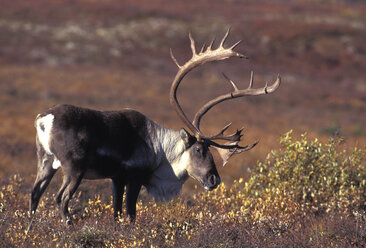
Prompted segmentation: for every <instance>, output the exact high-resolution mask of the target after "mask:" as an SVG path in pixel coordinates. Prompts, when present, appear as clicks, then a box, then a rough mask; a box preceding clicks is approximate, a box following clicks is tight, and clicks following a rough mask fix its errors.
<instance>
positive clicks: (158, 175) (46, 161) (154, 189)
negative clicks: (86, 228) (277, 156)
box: [30, 30, 281, 224]
mask: <svg viewBox="0 0 366 248" xmlns="http://www.w3.org/2000/svg"><path fill="white" fill-rule="evenodd" d="M229 31H230V30H228V31H227V32H226V34H225V35H224V37H223V38H222V40H221V42H220V44H219V45H218V46H217V47H216V48H213V43H214V41H212V42H211V43H210V44H209V45H208V46H206V45H203V47H202V49H201V50H200V51H199V52H197V51H196V45H195V41H194V39H193V38H192V36H191V34H189V40H190V46H191V50H192V57H191V59H189V60H188V61H187V62H186V63H184V64H183V65H180V64H179V63H178V61H177V59H176V58H175V57H174V55H173V53H172V50H170V54H171V57H172V60H173V61H174V62H175V64H176V65H177V67H178V72H177V74H176V75H175V78H174V80H173V82H172V85H171V89H170V104H171V105H172V107H173V108H174V110H175V111H176V113H177V114H178V116H179V118H180V119H181V120H182V122H183V123H184V124H185V125H186V127H187V128H188V129H189V131H190V132H189V131H187V130H186V129H184V128H182V129H180V130H173V129H170V128H167V127H163V126H161V125H159V124H158V123H156V122H154V121H152V120H150V119H149V118H148V117H146V116H145V115H143V114H142V113H140V112H138V111H136V110H133V109H123V110H119V111H97V110H92V109H87V108H82V107H77V106H72V105H65V104H63V105H57V106H55V107H52V108H50V109H48V110H47V111H45V112H44V113H41V114H39V115H38V116H37V118H36V120H35V128H36V132H37V135H36V147H37V158H38V163H37V176H36V179H35V182H34V186H33V189H32V192H31V196H30V213H31V214H34V213H35V212H36V209H37V206H38V203H39V200H40V198H41V196H42V194H43V193H44V191H45V190H46V188H47V186H48V185H49V183H50V181H51V179H52V177H53V176H54V174H55V173H56V171H57V170H58V169H60V168H62V171H63V182H62V186H61V188H60V189H59V191H58V193H57V195H56V199H55V200H56V203H57V205H58V207H59V210H60V215H61V217H62V221H63V222H65V223H66V224H72V218H71V215H70V213H69V210H68V204H69V201H70V199H71V198H72V196H73V194H74V193H75V191H76V190H77V188H78V186H79V184H80V182H81V181H82V179H106V178H107V179H111V180H112V192H113V209H114V217H115V218H118V216H119V215H120V214H121V213H122V202H123V194H124V191H125V188H126V196H125V204H126V209H127V216H128V217H129V218H130V220H131V221H134V219H135V216H136V202H137V198H138V195H139V192H140V189H141V187H142V186H144V187H145V188H146V189H147V192H148V193H149V194H151V195H152V196H153V197H154V198H155V200H156V201H169V200H171V199H172V198H174V197H177V196H178V194H179V192H180V190H181V188H182V185H183V184H184V182H185V181H186V180H187V179H188V178H189V177H192V178H194V179H195V180H197V181H198V182H199V183H200V184H201V185H202V186H203V188H204V189H205V190H213V189H215V188H216V187H217V186H218V185H219V184H220V182H221V180H220V176H219V174H218V171H217V169H216V165H215V162H214V159H213V156H212V154H211V151H210V149H209V148H210V147H212V148H216V149H217V150H218V153H219V155H220V156H221V158H222V160H223V164H224V165H225V164H226V163H227V161H228V159H229V158H230V157H231V156H232V155H233V154H238V153H241V152H243V151H247V150H250V149H252V148H253V147H254V146H255V145H256V144H257V142H255V143H254V144H252V145H246V146H242V145H240V144H239V142H240V141H241V138H242V136H243V135H242V130H243V129H239V130H237V131H236V132H234V133H232V134H226V131H227V129H228V128H229V127H230V125H231V123H230V124H228V125H226V126H225V127H223V128H222V129H221V130H220V131H219V132H217V133H216V134H214V135H207V134H205V133H203V132H202V131H201V129H200V122H201V119H202V117H203V116H204V115H205V114H206V113H207V112H208V111H209V110H210V109H211V108H212V107H214V106H215V105H217V104H219V103H221V102H223V101H226V100H230V99H234V98H238V97H244V96H258V95H264V94H269V93H272V92H274V91H275V90H276V89H277V88H278V87H279V86H280V83H281V79H280V76H279V75H278V76H277V79H276V81H275V82H274V83H273V84H271V85H270V86H268V84H266V85H265V86H264V87H263V88H253V81H254V78H253V72H252V74H251V78H250V82H249V87H248V88H246V89H239V88H238V87H237V85H236V84H235V82H234V81H232V80H230V79H229V78H228V77H227V76H225V78H226V79H227V80H228V81H229V83H230V84H231V85H232V87H233V90H232V91H231V92H229V93H227V94H224V95H221V96H218V97H216V98H214V99H212V100H211V101H209V102H207V103H206V104H204V105H203V106H202V107H201V108H200V109H199V110H198V111H197V113H196V114H195V116H194V118H193V121H191V120H190V119H189V118H188V117H187V116H186V114H185V113H184V111H183V110H182V108H181V106H180V104H179V101H178V99H177V90H178V87H179V85H180V83H181V81H182V79H183V78H184V77H185V75H186V74H187V73H189V72H190V71H192V70H193V69H194V68H197V67H199V66H200V65H203V64H205V63H208V62H212V61H218V60H225V59H228V58H230V57H239V58H246V56H244V55H243V54H241V53H239V52H236V51H234V49H235V48H236V47H237V46H238V44H239V43H240V41H239V42H237V43H235V44H234V45H232V46H230V47H227V48H225V47H224V43H225V41H226V39H227V37H228V35H229ZM218 141H221V142H218ZM223 142H225V143H224V144H222V143H223ZM32 216H33V215H32Z"/></svg>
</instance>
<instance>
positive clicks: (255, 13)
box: [0, 0, 366, 192]
mask: <svg viewBox="0 0 366 248" xmlns="http://www.w3.org/2000/svg"><path fill="white" fill-rule="evenodd" d="M228 27H231V28H232V32H231V35H230V36H229V39H228V41H227V44H228V45H231V44H233V43H234V42H236V41H237V40H243V42H242V44H241V45H240V46H239V47H238V48H237V50H238V51H239V52H241V53H244V54H246V55H247V56H249V57H250V59H249V60H240V59H230V60H228V61H223V62H217V63H213V64H208V65H205V66H202V67H201V68H199V69H198V70H196V71H194V72H192V73H191V74H189V75H188V76H187V77H186V78H185V80H184V82H183V83H182V86H181V88H180V92H179V97H180V99H181V102H182V105H183V108H184V109H185V111H186V112H187V113H188V115H189V116H190V117H192V116H193V115H194V113H195V111H197V110H198V108H199V107H200V106H202V104H204V103H205V102H207V101H208V100H210V99H211V98H213V97H215V96H217V95H219V94H223V93H227V92H228V91H229V90H231V88H230V85H229V84H228V83H227V82H226V81H225V79H224V78H223V77H222V75H221V72H225V73H226V74H227V75H229V77H230V78H231V79H233V80H234V81H236V82H237V84H238V85H239V87H242V88H244V87H247V84H248V82H249V77H250V71H252V70H253V71H254V72H255V75H256V77H255V86H256V87H263V86H264V84H265V83H266V82H269V83H272V82H273V81H274V80H275V78H276V76H277V74H280V75H281V76H282V79H283V84H282V86H281V87H280V89H279V90H277V92H276V93H274V94H272V95H267V96H260V97H247V98H245V99H238V100H234V101H231V102H225V103H224V104H221V105H220V106H218V107H215V109H214V110H212V111H211V112H209V114H207V116H206V117H205V119H204V120H203V123H202V127H203V129H204V130H205V131H206V132H208V133H214V132H215V131H217V130H219V129H220V128H221V127H223V126H224V125H226V124H227V123H228V122H233V125H232V126H233V127H237V128H240V127H241V126H244V127H245V137H244V142H245V143H252V142H254V141H255V140H257V139H259V140H260V143H259V145H258V146H257V147H256V148H255V149H253V150H252V151H249V152H246V153H244V154H241V155H237V156H236V157H235V158H233V159H232V160H231V161H230V163H229V164H228V165H227V166H226V167H224V168H222V167H221V165H220V164H221V162H220V161H219V160H217V164H218V167H219V168H218V169H219V172H220V174H221V175H222V177H223V179H224V182H225V183H226V184H231V182H232V181H233V179H238V178H241V177H244V178H245V177H246V176H247V168H250V167H253V166H254V165H255V164H256V162H257V161H258V160H260V161H263V160H264V159H265V157H266V155H267V154H268V153H269V152H270V151H271V149H276V148H277V147H278V144H279V137H280V135H281V134H284V133H285V132H287V131H288V130H290V129H293V130H294V134H295V135H298V136H299V135H300V134H301V133H304V132H307V133H308V135H309V136H311V137H318V138H320V139H321V140H326V139H328V138H329V137H331V136H334V135H339V136H342V137H344V138H345V140H346V142H345V145H358V146H360V147H363V146H364V145H365V144H366V142H365V141H366V114H365V112H366V70H365V69H366V46H365V44H366V3H364V2H363V1H339V2H338V1H300V0H299V1H296V0H294V1H284V0H283V1H281V0H278V1H255V0H253V1H239V0H226V1H221V0H194V1H192V0H186V1H179V0H173V1H163V0H141V1H132V0H124V1H117V0H107V1H95V0H74V1H71V0H55V1H48V0H37V1H27V0H12V1H1V8H0V120H1V121H0V181H1V182H3V181H5V180H7V178H8V176H9V175H12V174H14V173H19V174H21V175H23V176H24V177H25V179H26V181H25V183H26V184H29V185H31V183H32V182H33V180H34V178H35V173H36V154H35V141H34V137H35V130H34V127H33V121H34V118H35V116H36V115H37V114H38V113H41V112H43V111H44V110H46V109H47V108H49V107H51V106H53V105H55V104H59V103H69V104H75V105H79V106H83V107H88V108H94V109H99V110H111V109H113V110H114V109H121V108H125V107H129V108H134V109H137V110H139V111H141V112H142V113H144V114H145V115H147V116H148V117H150V118H151V119H153V120H155V121H156V122H158V123H160V124H162V125H164V126H167V127H170V128H175V129H179V128H181V127H183V125H182V123H181V122H180V120H179V119H178V117H177V115H176V114H175V112H174V111H173V110H172V108H171V107H170V105H169V101H168V94H169V88H170V84H171V82H172V80H173V78H174V75H175V73H176V71H177V68H176V66H175V64H174V62H173V61H172V60H171V58H170V54H169V48H172V50H173V51H174V54H175V56H176V57H177V59H178V61H179V62H180V63H183V62H185V61H186V60H188V59H189V58H190V56H191V52H190V47H189V40H188V33H189V32H192V35H193V37H194V38H195V40H196V43H197V46H202V44H203V43H204V42H209V41H210V40H212V39H213V38H214V37H216V38H218V39H220V38H221V37H222V36H223V35H224V33H225V31H226V30H227V28H228ZM59 174H60V173H59ZM58 176H60V175H58ZM56 180H59V181H60V179H59V178H58V179H56ZM86 183H87V182H86ZM193 183H194V182H193V180H190V184H188V185H187V186H186V187H185V188H184V190H185V192H187V191H188V189H191V188H193V187H192V184H193ZM51 185H52V184H51ZM53 185H54V184H53ZM56 185H57V184H56ZM102 185H104V186H96V187H109V184H106V186H105V184H102ZM53 187H58V186H53ZM82 188H83V189H84V190H86V187H85V183H84V187H83V186H82Z"/></svg>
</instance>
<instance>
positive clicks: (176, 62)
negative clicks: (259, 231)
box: [170, 48, 182, 68]
mask: <svg viewBox="0 0 366 248" xmlns="http://www.w3.org/2000/svg"><path fill="white" fill-rule="evenodd" d="M170 57H171V58H172V60H173V61H174V63H175V64H176V65H177V66H178V68H181V67H182V66H181V65H180V64H179V63H178V61H177V59H176V58H175V57H174V54H173V51H172V49H171V48H170Z"/></svg>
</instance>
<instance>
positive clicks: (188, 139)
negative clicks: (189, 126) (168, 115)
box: [179, 128, 197, 149]
mask: <svg viewBox="0 0 366 248" xmlns="http://www.w3.org/2000/svg"><path fill="white" fill-rule="evenodd" d="M179 134H180V137H182V139H183V141H184V144H185V146H186V149H188V148H189V147H191V146H192V145H193V144H194V143H196V142H197V139H196V137H194V136H193V135H191V134H190V133H188V132H187V130H185V129H184V128H182V129H181V130H180V131H179Z"/></svg>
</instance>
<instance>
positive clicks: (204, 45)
mask: <svg viewBox="0 0 366 248" xmlns="http://www.w3.org/2000/svg"><path fill="white" fill-rule="evenodd" d="M205 47H206V43H203V45H202V48H201V51H200V53H199V54H202V53H203V51H204V50H205Z"/></svg>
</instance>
